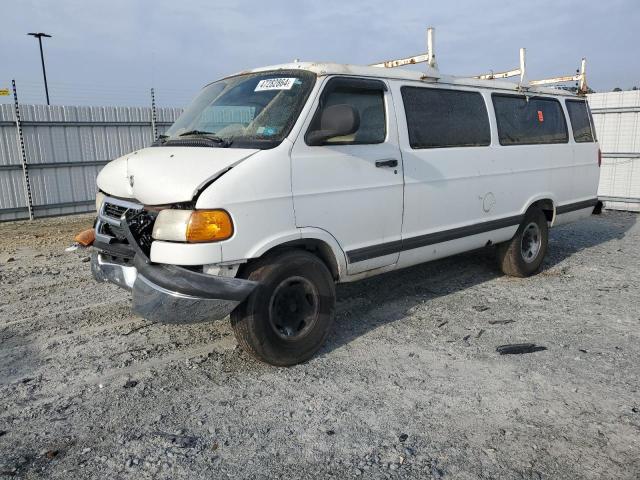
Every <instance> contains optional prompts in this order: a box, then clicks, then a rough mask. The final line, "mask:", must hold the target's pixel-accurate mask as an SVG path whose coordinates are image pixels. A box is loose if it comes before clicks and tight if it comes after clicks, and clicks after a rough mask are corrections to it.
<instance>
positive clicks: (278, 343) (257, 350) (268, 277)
mask: <svg viewBox="0 0 640 480" xmlns="http://www.w3.org/2000/svg"><path fill="white" fill-rule="evenodd" d="M242 276H243V277H245V278H248V279H249V280H255V281H257V282H259V285H258V286H257V287H256V289H255V290H254V291H253V292H252V293H251V295H250V296H249V297H248V298H247V299H246V300H245V301H244V302H243V303H242V304H240V305H239V306H238V307H237V308H236V309H235V310H234V311H233V312H232V313H231V326H232V327H233V331H234V333H235V336H236V339H237V340H238V343H239V344H240V346H241V347H242V349H243V350H245V351H247V352H248V353H250V354H251V355H253V356H254V357H256V358H258V359H259V360H262V361H264V362H267V363H270V364H272V365H278V366H289V365H295V364H296V363H300V362H303V361H305V360H307V359H309V358H310V357H311V356H313V354H314V353H316V352H317V351H318V349H319V348H320V347H321V346H322V345H323V343H324V342H325V340H326V338H327V336H328V335H329V332H330V329H331V325H332V324H333V312H334V306H335V285H334V281H333V278H332V276H331V273H330V272H329V270H328V268H327V267H326V266H325V264H324V263H323V262H322V261H321V260H320V259H319V258H318V257H316V256H315V255H313V254H311V253H309V252H306V251H304V250H284V251H282V252H279V253H276V254H273V255H270V256H267V257H265V258H262V259H259V260H257V261H255V262H254V263H252V264H250V265H249V266H248V267H247V268H246V269H245V271H244V272H243V275H242Z"/></svg>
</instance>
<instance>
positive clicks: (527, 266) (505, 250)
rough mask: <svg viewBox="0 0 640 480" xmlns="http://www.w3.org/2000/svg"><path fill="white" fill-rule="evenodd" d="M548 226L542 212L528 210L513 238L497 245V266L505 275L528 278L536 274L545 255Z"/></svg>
mask: <svg viewBox="0 0 640 480" xmlns="http://www.w3.org/2000/svg"><path fill="white" fill-rule="evenodd" d="M548 242H549V225H548V224H547V217H545V215H544V212H542V210H538V209H535V210H529V211H528V212H527V213H526V214H525V216H524V220H523V221H522V223H521V224H520V227H518V231H517V232H516V234H515V236H514V237H513V238H512V239H511V240H510V241H508V242H505V243H502V244H500V245H498V264H499V265H500V268H501V270H502V271H503V273H505V274H506V275H510V276H512V277H528V276H530V275H533V274H534V273H536V272H537V271H538V270H539V269H540V266H541V265H542V262H543V260H544V257H545V255H546V253H547V245H548Z"/></svg>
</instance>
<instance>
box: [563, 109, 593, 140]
mask: <svg viewBox="0 0 640 480" xmlns="http://www.w3.org/2000/svg"><path fill="white" fill-rule="evenodd" d="M567 111H568V112H569V120H571V129H572V130H573V139H574V140H575V141H576V142H578V143H584V142H593V141H595V139H594V136H593V130H592V129H591V122H590V121H589V108H588V107H587V102H584V101H582V100H567Z"/></svg>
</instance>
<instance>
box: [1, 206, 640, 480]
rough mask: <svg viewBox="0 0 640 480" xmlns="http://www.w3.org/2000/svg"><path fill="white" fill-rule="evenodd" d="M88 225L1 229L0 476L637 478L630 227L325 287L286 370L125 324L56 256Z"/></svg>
mask: <svg viewBox="0 0 640 480" xmlns="http://www.w3.org/2000/svg"><path fill="white" fill-rule="evenodd" d="M91 221H92V219H91V218H90V217H89V216H76V217H66V218H55V219H46V220H38V221H35V222H32V223H28V222H16V223H5V224H0V286H1V291H2V295H0V406H1V407H2V408H1V409H0V478H5V477H6V478H50V479H69V478H89V479H97V478H109V479H115V478H118V479H120V478H135V479H144V478H172V479H182V478H184V479H198V478H226V477H232V478H312V479H314V480H316V479H320V478H327V477H334V478H346V477H357V476H361V477H363V478H420V479H424V478H434V479H441V478H443V479H449V478H451V479H472V478H517V479H520V478H522V479H542V478H547V479H560V478H567V479H577V478H580V479H601V478H611V479H614V478H615V479H625V478H628V479H632V478H633V479H637V478H639V477H640V460H639V458H640V394H639V387H640V379H639V376H640V366H639V365H640V363H639V359H640V335H639V327H640V295H639V287H640V280H639V274H640V226H639V224H640V222H639V221H638V216H637V215H634V214H629V213H614V212H606V213H605V214H603V215H601V216H599V217H592V218H590V219H589V220H586V221H583V222H581V223H578V224H574V225H569V226H564V227H559V228H557V229H553V230H552V235H551V242H550V252H549V255H548V258H547V260H546V263H545V265H544V269H543V271H542V273H541V274H539V275H537V276H535V277H532V278H528V279H514V278H507V277H504V276H502V275H500V274H499V272H497V270H496V269H495V267H494V264H493V262H492V261H491V257H490V255H489V252H480V253H477V252H476V253H470V254H465V255H461V256H456V257H452V258H449V259H446V260H442V261H438V262H434V263H430V264H426V265H422V266H419V267H414V268H411V269H407V270H404V271H401V272H395V273H391V274H387V275H384V276H380V277H377V278H373V279H369V280H366V281H362V282H359V283H355V284H350V285H343V286H340V287H339V288H338V296H339V298H338V305H337V310H336V311H337V318H336V324H335V328H334V331H333V333H332V335H331V337H330V340H329V342H328V344H327V346H326V347H325V348H324V349H323V350H322V351H321V352H320V354H319V355H318V356H316V357H315V358H314V359H312V360H311V361H309V362H307V363H306V364H304V365H299V366H296V367H293V368H287V369H285V368H274V367H270V366H267V365H263V364H260V363H257V362H256V361H254V360H252V359H251V358H250V357H248V356H247V355H246V354H245V353H243V352H242V351H241V350H239V349H238V348H236V342H235V339H234V337H233V334H232V332H231V328H230V326H229V324H228V322H227V321H221V322H215V323H205V324H197V325H186V326H175V325H166V326H164V325H155V324H149V323H148V322H147V321H145V320H143V319H141V318H138V317H135V316H133V315H131V313H130V310H129V298H128V294H127V293H126V292H124V291H122V290H119V289H118V288H116V287H114V286H112V285H106V284H100V285H98V284H95V283H94V282H93V281H92V280H91V278H90V272H89V264H88V263H86V261H87V259H88V252H87V251H76V252H73V253H65V252H64V248H65V247H67V246H68V245H69V244H70V243H71V242H70V238H71V236H72V234H74V233H75V232H77V231H79V230H81V229H83V228H86V227H88V226H90V225H91ZM520 342H532V343H536V344H537V345H541V346H544V347H546V348H547V349H546V350H542V351H537V352H535V353H529V354H524V355H504V356H501V355H498V354H497V353H496V346H498V345H501V344H506V343H520Z"/></svg>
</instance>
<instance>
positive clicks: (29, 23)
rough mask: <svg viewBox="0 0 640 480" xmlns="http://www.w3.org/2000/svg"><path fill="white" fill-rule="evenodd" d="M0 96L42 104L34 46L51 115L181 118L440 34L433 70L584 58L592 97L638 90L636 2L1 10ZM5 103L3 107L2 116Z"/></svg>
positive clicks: (24, 3) (536, 67)
mask: <svg viewBox="0 0 640 480" xmlns="http://www.w3.org/2000/svg"><path fill="white" fill-rule="evenodd" d="M2 3H3V6H2V17H1V20H0V22H1V26H0V46H1V48H0V88H5V87H9V86H10V84H11V79H12V78H15V79H16V81H17V83H18V89H19V94H20V100H21V101H22V102H24V103H32V102H35V103H44V93H43V90H44V89H43V86H42V72H41V67H40V58H39V53H38V47H37V40H36V39H34V38H32V37H28V36H27V35H26V33H27V32H40V31H41V32H46V33H49V34H51V35H53V38H51V39H45V41H44V51H45V60H46V64H47V75H48V79H49V85H50V93H51V101H52V103H53V104H84V105H88V104H94V105H101V104H111V105H113V104H139V105H142V104H146V103H147V101H148V98H147V95H148V94H147V92H148V89H149V88H150V87H152V86H153V87H155V89H156V90H157V97H158V102H159V103H160V104H162V105H176V106H180V105H182V104H183V103H185V102H186V101H188V100H189V99H190V98H191V97H192V96H193V94H194V93H195V92H196V91H197V90H198V89H199V88H200V87H202V86H203V85H204V84H206V83H208V82H210V81H212V80H215V79H216V78H219V77H221V76H223V75H227V74H230V73H234V72H236V71H239V70H244V69H247V68H252V67H257V66H263V65H269V64H274V63H282V62H288V61H291V60H293V59H294V58H299V59H301V60H313V61H335V62H340V63H357V64H367V63H372V62H375V61H379V60H385V59H388V58H395V57H402V56H405V55H413V54H416V53H420V52H422V51H424V49H425V29H426V27H427V26H430V25H431V26H434V27H436V30H437V42H436V52H437V58H438V64H439V67H440V70H441V71H443V72H445V73H450V74H456V75H463V74H478V73H483V72H486V71H488V70H491V69H493V70H502V69H509V68H513V67H516V66H517V63H518V48H519V47H522V46H523V47H526V48H527V68H528V74H529V78H532V79H533V78H542V77H547V76H556V75H564V74H569V73H572V72H573V71H574V70H575V69H576V68H577V67H578V65H579V62H580V58H581V57H583V56H586V57H587V60H588V62H587V69H588V80H589V84H590V85H591V87H592V88H594V89H595V90H597V91H607V90H611V89H613V88H614V87H621V88H623V89H628V88H630V87H631V86H633V85H638V86H640V59H639V57H638V53H637V51H638V45H639V43H640V42H639V37H638V29H639V28H640V1H639V0H602V1H594V0H580V1H577V0H576V1H574V0H568V1H564V0H554V1H547V0H539V1H534V2H509V1H506V2H505V1H493V2H491V1H479V0H465V1H455V0H448V1H437V2H436V1H426V0H422V1H414V0H410V1H404V2H403V1H399V0H395V1H391V0H369V1H360V0H351V1H349V0H337V1H336V0H315V1H311V2H305V1H302V0H298V1H279V0H268V1H265V0H261V1H249V0H234V1H213V0H210V1H206V0H182V1H176V0H170V1H168V0H155V1H141V0H140V1H136V0H108V1H105V0H102V1H99V2H98V1H93V0H55V1H51V0H49V1H46V0H20V1H12V2H10V1H8V0H3V2H2ZM8 100H10V98H9V97H1V96H0V102H6V101H8Z"/></svg>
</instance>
